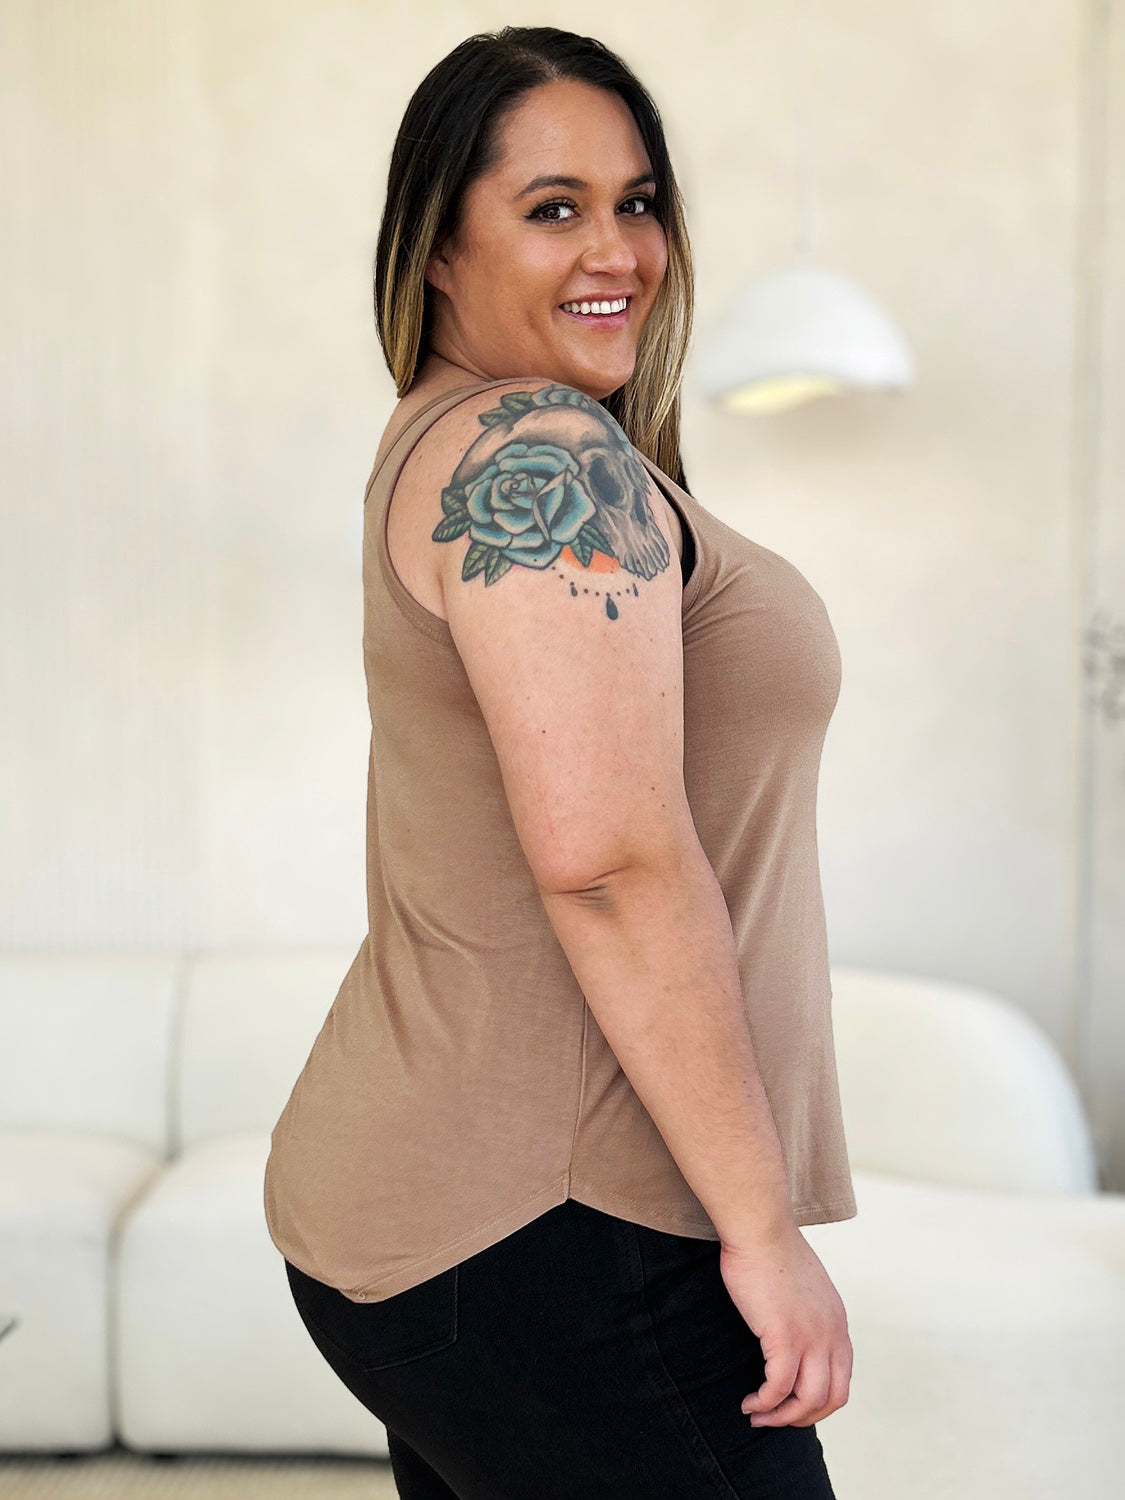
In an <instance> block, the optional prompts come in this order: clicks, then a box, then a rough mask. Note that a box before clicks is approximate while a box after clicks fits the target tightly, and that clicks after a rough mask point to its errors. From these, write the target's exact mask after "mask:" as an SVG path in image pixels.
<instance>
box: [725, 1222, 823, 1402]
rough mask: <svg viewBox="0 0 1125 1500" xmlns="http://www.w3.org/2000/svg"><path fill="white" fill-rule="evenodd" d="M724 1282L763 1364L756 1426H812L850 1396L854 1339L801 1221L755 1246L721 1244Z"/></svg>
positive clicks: (753, 1395) (754, 1396)
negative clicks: (756, 1340) (755, 1340)
mask: <svg viewBox="0 0 1125 1500" xmlns="http://www.w3.org/2000/svg"><path fill="white" fill-rule="evenodd" d="M719 1265H720V1269H721V1271H722V1277H723V1283H724V1285H725V1286H726V1289H727V1291H728V1292H729V1293H730V1296H731V1300H732V1301H733V1303H734V1305H735V1307H737V1308H738V1310H739V1312H740V1313H741V1314H742V1316H743V1318H744V1319H745V1321H746V1325H747V1327H748V1328H750V1330H751V1331H752V1332H753V1333H755V1334H757V1336H758V1338H759V1340H760V1341H761V1345H762V1353H763V1354H764V1355H765V1360H766V1379H765V1383H764V1384H763V1385H762V1386H760V1387H759V1389H758V1390H757V1391H755V1392H752V1393H751V1394H750V1395H748V1396H747V1397H746V1399H745V1400H744V1401H743V1403H742V1410H743V1411H744V1412H747V1413H753V1415H752V1416H751V1417H750V1425H751V1426H752V1427H811V1426H812V1424H813V1423H814V1422H819V1421H821V1419H822V1418H824V1417H826V1416H828V1415H829V1413H830V1412H834V1411H836V1410H837V1409H838V1408H839V1407H841V1406H843V1405H844V1403H845V1402H846V1401H847V1399H848V1388H849V1386H850V1384H851V1378H852V1342H851V1339H850V1338H849V1336H848V1319H847V1314H846V1313H845V1311H844V1304H843V1302H842V1301H841V1300H840V1294H839V1293H838V1292H837V1290H836V1288H835V1287H834V1286H833V1285H832V1282H831V1281H830V1279H829V1277H828V1273H827V1271H826V1270H825V1269H824V1266H823V1265H822V1263H821V1261H820V1258H819V1256H817V1255H816V1254H815V1252H814V1251H813V1249H812V1247H811V1246H810V1245H809V1242H808V1241H807V1240H806V1239H805V1237H804V1235H803V1234H802V1233H801V1231H800V1229H799V1228H798V1226H797V1225H796V1224H794V1225H792V1226H791V1228H787V1229H785V1230H784V1231H782V1232H781V1233H779V1234H778V1235H776V1236H771V1237H769V1238H766V1239H763V1240H762V1241H761V1242H760V1243H757V1244H740V1245H738V1246H734V1245H724V1246H723V1247H722V1250H721V1252H720V1256H719Z"/></svg>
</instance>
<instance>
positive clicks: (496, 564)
mask: <svg viewBox="0 0 1125 1500" xmlns="http://www.w3.org/2000/svg"><path fill="white" fill-rule="evenodd" d="M511 566H512V559H511V558H510V557H505V556H504V554H503V553H502V552H501V551H500V549H499V547H489V549H488V561H487V563H485V567H484V586H485V588H487V587H488V585H489V584H490V583H495V582H496V580H497V579H498V578H503V576H504V574H505V573H506V572H507V571H508V569H509V568H510V567H511Z"/></svg>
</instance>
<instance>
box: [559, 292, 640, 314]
mask: <svg viewBox="0 0 1125 1500" xmlns="http://www.w3.org/2000/svg"><path fill="white" fill-rule="evenodd" d="M628 303H629V299H628V297H618V298H617V299H616V300H615V301H613V302H564V303H563V311H564V312H573V313H587V314H588V313H594V314H596V315H598V316H604V315H606V314H609V313H619V312H624V311H625V308H626V307H627V306H628Z"/></svg>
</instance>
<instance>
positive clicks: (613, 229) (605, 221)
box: [580, 212, 637, 276]
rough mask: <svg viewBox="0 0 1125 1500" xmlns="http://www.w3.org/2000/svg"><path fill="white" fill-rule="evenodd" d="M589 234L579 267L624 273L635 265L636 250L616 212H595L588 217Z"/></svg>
mask: <svg viewBox="0 0 1125 1500" xmlns="http://www.w3.org/2000/svg"><path fill="white" fill-rule="evenodd" d="M589 223H590V225H591V228H590V237H589V239H588V240H587V242H586V244H585V246H584V247H583V250H582V258H581V261H580V264H581V267H582V270H583V271H585V272H586V273H587V274H590V275H593V274H594V273H596V272H602V273H604V274H607V275H611V276H628V275H629V274H630V273H631V272H632V271H634V270H635V269H636V266H637V256H636V252H635V251H634V250H633V248H632V246H631V245H630V244H629V241H628V238H627V237H626V235H625V234H624V233H623V231H622V226H621V220H620V218H619V217H618V215H617V214H616V213H613V212H611V213H609V214H608V215H605V214H599V215H596V216H594V217H592V218H591V219H590V220H589Z"/></svg>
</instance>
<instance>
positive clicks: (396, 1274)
mask: <svg viewBox="0 0 1125 1500" xmlns="http://www.w3.org/2000/svg"><path fill="white" fill-rule="evenodd" d="M569 1178H570V1173H569V1171H566V1172H563V1173H562V1175H561V1176H557V1177H554V1178H553V1179H552V1180H551V1181H550V1182H549V1183H548V1184H547V1186H546V1187H542V1188H536V1190H535V1191H534V1192H533V1193H530V1194H529V1195H528V1196H527V1197H526V1198H521V1199H520V1200H519V1202H518V1203H514V1204H512V1206H511V1207H510V1208H506V1209H503V1210H502V1211H501V1212H500V1213H498V1214H493V1215H492V1217H491V1218H488V1219H485V1221H484V1222H483V1223H482V1224H478V1225H476V1227H475V1228H474V1229H471V1230H469V1232H468V1233H467V1234H462V1235H458V1237H457V1238H456V1239H455V1240H450V1241H448V1242H447V1243H446V1244H444V1245H442V1246H441V1248H440V1249H439V1250H431V1251H430V1253H429V1254H428V1255H423V1256H421V1257H420V1258H419V1259H418V1260H412V1261H411V1262H410V1264H409V1265H406V1266H400V1267H399V1269H398V1270H397V1271H392V1272H391V1273H390V1274H389V1275H387V1276H376V1277H375V1278H374V1280H372V1281H363V1282H360V1283H359V1284H358V1285H356V1286H350V1287H338V1288H337V1290H338V1291H340V1292H342V1293H343V1295H344V1296H345V1297H347V1298H348V1299H349V1301H352V1302H355V1301H357V1300H358V1301H361V1302H381V1301H383V1300H384V1298H386V1297H393V1296H395V1295H396V1294H397V1293H398V1292H404V1291H406V1290H408V1289H409V1288H410V1287H412V1286H417V1285H419V1283H421V1282H423V1281H428V1280H429V1279H430V1278H431V1277H433V1276H440V1275H441V1274H442V1272H443V1271H448V1270H450V1269H451V1268H452V1267H453V1266H456V1265H460V1264H461V1263H462V1262H463V1261H465V1260H468V1259H470V1258H471V1257H472V1256H474V1255H477V1254H479V1253H480V1252H481V1251H482V1250H487V1249H488V1248H489V1247H490V1246H492V1245H494V1244H497V1243H498V1242H499V1241H500V1240H502V1239H506V1238H507V1236H508V1235H510V1234H515V1232H516V1231H517V1230H518V1229H525V1228H526V1227H527V1225H528V1224H531V1223H533V1222H534V1220H536V1219H537V1218H539V1216H540V1215H541V1214H544V1213H546V1212H547V1211H548V1210H549V1209H552V1208H557V1207H558V1206H559V1204H560V1203H565V1202H566V1197H567V1183H568V1181H569ZM466 1246H468V1249H466V1248H465V1247H466ZM283 1253H284V1252H283ZM286 1259H288V1260H291V1261H293V1264H294V1265H295V1266H297V1269H298V1270H304V1269H305V1268H304V1267H303V1266H302V1265H300V1263H299V1262H298V1261H295V1260H293V1257H292V1256H291V1255H288V1256H286ZM419 1271H421V1272H423V1273H424V1274H422V1275H418V1274H417V1273H418V1272H419ZM314 1274H315V1273H314V1272H311V1271H308V1272H306V1275H310V1276H311V1275H314ZM361 1293H362V1296H361V1295H360V1294H361ZM376 1294H377V1295H376Z"/></svg>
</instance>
